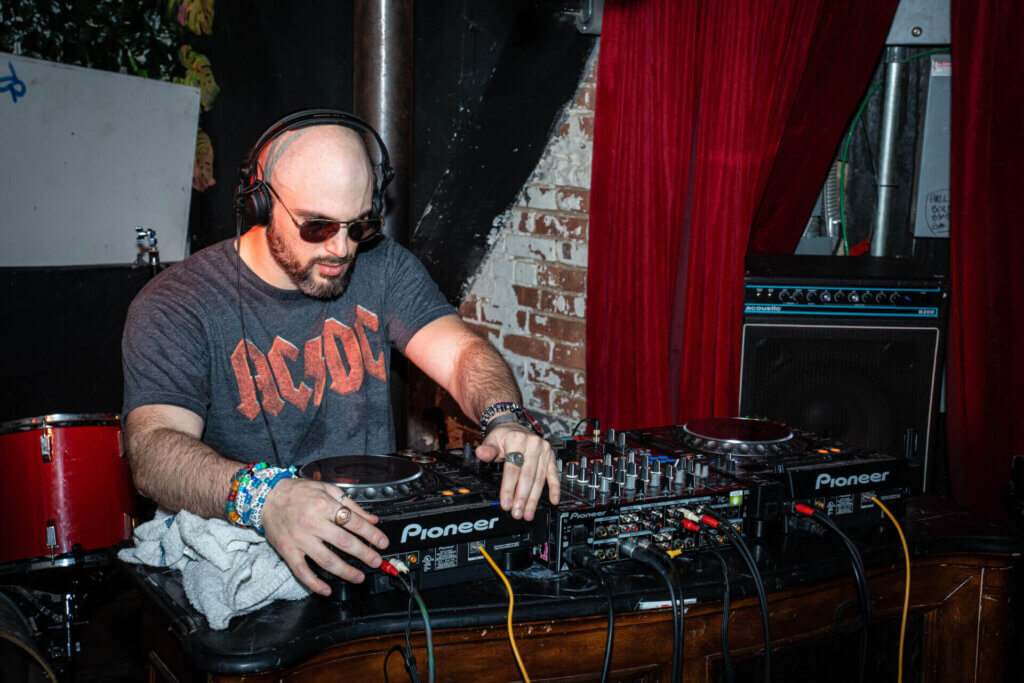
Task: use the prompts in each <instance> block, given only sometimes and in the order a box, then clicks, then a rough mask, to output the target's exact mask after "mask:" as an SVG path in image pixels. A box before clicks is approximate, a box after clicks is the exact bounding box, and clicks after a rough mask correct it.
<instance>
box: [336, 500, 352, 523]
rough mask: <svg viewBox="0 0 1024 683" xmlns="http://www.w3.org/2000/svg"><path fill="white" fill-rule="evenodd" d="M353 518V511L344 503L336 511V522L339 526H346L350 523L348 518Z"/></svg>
mask: <svg viewBox="0 0 1024 683" xmlns="http://www.w3.org/2000/svg"><path fill="white" fill-rule="evenodd" d="M350 519H352V511H351V510H349V509H348V508H347V507H345V506H344V505H342V506H341V507H340V508H339V509H338V511H337V512H336V513H334V523H335V524H337V525H338V526H345V525H346V524H348V520H350Z"/></svg>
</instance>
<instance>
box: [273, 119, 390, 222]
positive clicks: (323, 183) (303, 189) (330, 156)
mask: <svg viewBox="0 0 1024 683" xmlns="http://www.w3.org/2000/svg"><path fill="white" fill-rule="evenodd" d="M260 166H261V168H262V169H263V173H262V176H263V179H264V180H265V181H267V182H269V183H270V184H271V185H273V186H274V189H275V190H278V191H279V192H280V191H286V192H288V193H289V194H293V193H301V195H302V198H303V199H309V198H312V197H324V196H325V195H326V196H332V197H335V198H338V199H341V200H344V201H346V202H356V203H359V204H362V203H363V202H362V201H361V200H362V197H363V196H364V195H366V196H369V193H371V192H372V189H373V180H374V178H373V167H372V165H371V163H370V157H369V155H368V154H367V152H366V146H365V145H364V144H363V139H362V137H361V136H360V135H359V134H358V133H357V132H356V131H354V130H352V129H351V128H346V127H344V126H338V125H330V124H325V125H320V126H310V127H308V128H299V129H298V130H290V131H287V132H285V133H283V134H282V135H280V136H278V137H277V138H275V139H274V141H273V142H272V143H271V144H270V145H268V146H267V147H266V149H264V151H263V152H262V153H261V154H260ZM334 217H335V218H337V219H339V220H345V219H351V218H354V216H346V215H337V216H334Z"/></svg>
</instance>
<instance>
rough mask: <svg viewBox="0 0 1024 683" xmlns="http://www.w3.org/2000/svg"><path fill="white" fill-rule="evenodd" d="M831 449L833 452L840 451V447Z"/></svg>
mask: <svg viewBox="0 0 1024 683" xmlns="http://www.w3.org/2000/svg"><path fill="white" fill-rule="evenodd" d="M829 450H830V451H832V452H833V453H838V452H839V449H838V448H830V449H829Z"/></svg>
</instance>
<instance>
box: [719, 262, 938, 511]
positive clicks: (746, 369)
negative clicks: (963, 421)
mask: <svg viewBox="0 0 1024 683" xmlns="http://www.w3.org/2000/svg"><path fill="white" fill-rule="evenodd" d="M948 302H949V290H948V283H947V281H946V279H945V278H944V277H943V276H941V275H934V274H929V273H928V272H927V271H922V270H921V266H920V265H916V264H914V263H913V262H911V261H908V260H903V259H883V258H872V257H851V258H845V257H844V258H840V257H828V256H824V257H819V256H777V255H766V254H757V255H750V256H748V258H747V274H746V281H745V288H744V302H743V304H744V305H743V341H742V357H741V364H740V405H739V410H740V415H750V416H761V417H766V418H770V419H772V420H776V421H780V422H785V423H789V424H794V425H800V426H801V427H804V428H806V429H808V430H811V431H814V432H816V433H818V434H821V435H822V436H825V437H828V438H832V439H836V440H839V441H843V442H845V443H852V444H856V445H858V446H860V447H862V448H867V449H869V450H873V451H876V452H878V453H883V454H887V455H897V456H902V457H905V458H906V459H907V464H908V466H909V476H910V483H911V486H912V488H913V489H914V490H915V491H923V490H925V489H926V488H927V486H928V477H929V475H930V474H931V473H930V472H929V470H930V468H931V467H933V466H934V465H933V462H932V461H933V451H934V448H935V438H934V437H935V430H936V421H937V419H938V407H939V399H940V394H941V389H942V368H943V351H944V344H943V340H944V337H945V328H946V313H947V309H948Z"/></svg>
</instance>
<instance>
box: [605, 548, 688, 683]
mask: <svg viewBox="0 0 1024 683" xmlns="http://www.w3.org/2000/svg"><path fill="white" fill-rule="evenodd" d="M619 557H628V558H630V559H632V560H636V561H637V562H639V563H641V564H643V565H644V566H646V567H648V568H650V569H653V570H654V571H655V572H656V573H657V574H658V575H659V576H660V577H661V579H662V580H663V581H664V582H665V585H666V586H667V587H668V594H669V600H670V601H671V603H672V679H671V680H673V681H678V680H680V677H681V676H682V672H683V634H682V627H683V617H682V614H681V612H682V602H681V600H680V599H677V594H676V575H675V572H673V571H671V570H669V569H666V568H665V566H664V565H663V564H662V562H661V560H660V559H659V558H658V556H657V555H656V554H655V553H653V552H651V551H650V550H648V549H647V548H644V547H642V546H640V545H639V544H637V543H636V542H635V541H633V540H632V539H630V538H626V539H620V540H619ZM681 597H682V596H679V598H681Z"/></svg>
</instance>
